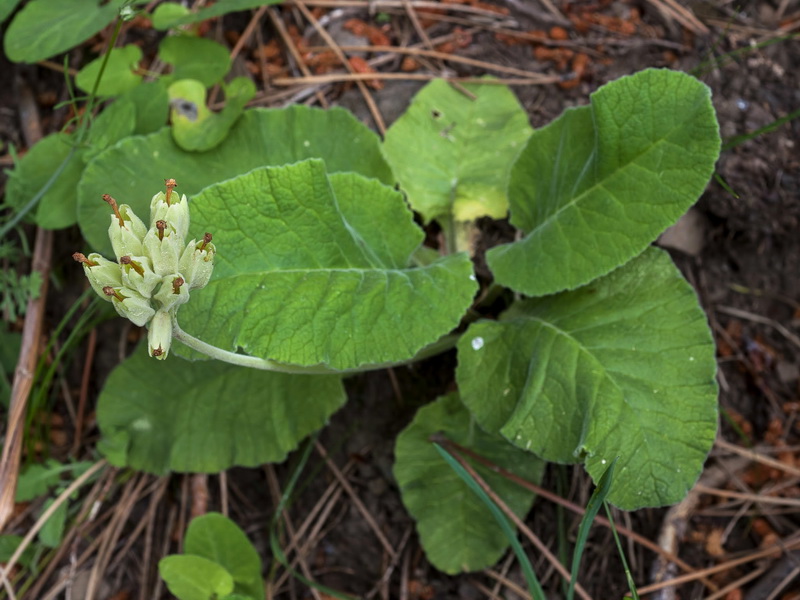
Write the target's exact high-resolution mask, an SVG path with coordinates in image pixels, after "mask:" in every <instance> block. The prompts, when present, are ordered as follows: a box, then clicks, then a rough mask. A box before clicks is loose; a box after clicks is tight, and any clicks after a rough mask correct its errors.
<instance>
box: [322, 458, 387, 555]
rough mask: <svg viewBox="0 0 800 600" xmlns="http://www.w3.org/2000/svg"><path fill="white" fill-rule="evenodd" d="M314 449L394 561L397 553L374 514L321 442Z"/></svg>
mask: <svg viewBox="0 0 800 600" xmlns="http://www.w3.org/2000/svg"><path fill="white" fill-rule="evenodd" d="M314 448H315V449H316V450H317V453H318V454H319V455H320V456H321V457H322V458H323V460H324V461H325V464H326V465H327V466H328V468H329V469H330V470H331V473H333V476H334V477H335V478H336V480H337V481H338V482H339V484H340V485H341V486H342V487H343V488H344V491H345V492H347V495H348V496H350V500H351V501H352V502H353V504H354V505H355V507H356V509H357V510H358V512H360V513H361V516H362V517H364V520H365V521H366V522H367V524H368V525H369V526H370V528H371V529H372V533H374V534H375V537H376V538H378V541H379V542H380V543H381V546H383V549H384V550H385V551H386V552H387V554H389V556H391V557H392V559H395V558H397V551H396V550H395V549H394V547H393V546H392V545H391V544H390V543H389V540H387V539H386V536H385V535H384V534H383V532H382V531H381V528H380V526H379V525H378V523H377V522H376V521H375V518H374V517H373V516H372V514H370V512H369V510H367V507H366V506H364V503H363V502H362V501H361V498H359V497H358V494H356V492H355V490H354V489H353V486H352V485H350V482H349V481H348V480H347V478H346V477H345V476H344V474H343V473H342V472H341V471H340V470H339V468H338V467H337V466H336V464H334V462H333V461H332V460H331V458H330V457H329V456H328V452H327V450H325V447H324V446H323V445H322V444H320V443H319V442H316V444H315V445H314Z"/></svg>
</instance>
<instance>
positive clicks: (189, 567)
mask: <svg viewBox="0 0 800 600" xmlns="http://www.w3.org/2000/svg"><path fill="white" fill-rule="evenodd" d="M158 573H159V574H160V575H161V578H162V579H163V580H164V581H166V582H167V588H168V589H169V591H170V592H172V593H173V594H174V595H175V596H176V597H177V598H178V600H212V599H214V598H222V597H224V596H227V595H228V594H230V593H231V592H232V591H233V577H231V574H230V573H228V571H226V570H225V568H224V567H222V566H220V565H218V564H217V563H215V562H213V561H210V560H208V559H207V558H203V557H202V556H192V555H187V554H173V555H171V556H165V557H164V558H162V559H161V560H160V561H159V562H158Z"/></svg>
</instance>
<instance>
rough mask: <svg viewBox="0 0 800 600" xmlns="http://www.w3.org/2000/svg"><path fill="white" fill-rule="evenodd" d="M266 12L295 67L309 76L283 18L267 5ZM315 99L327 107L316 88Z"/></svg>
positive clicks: (325, 99) (308, 71) (325, 100)
mask: <svg viewBox="0 0 800 600" xmlns="http://www.w3.org/2000/svg"><path fill="white" fill-rule="evenodd" d="M267 14H268V15H269V18H270V21H272V24H273V25H274V26H275V29H277V30H278V34H279V35H280V36H281V39H282V40H283V43H284V44H285V45H286V48H287V49H288V50H289V53H290V54H291V55H292V58H294V62H295V63H296V64H297V67H298V68H299V69H300V71H301V72H302V73H303V76H305V77H311V71H310V70H309V69H308V66H307V65H306V63H305V61H304V60H303V57H302V56H300V51H299V50H298V49H297V45H296V44H295V43H294V41H293V40H292V36H290V35H289V32H288V31H287V30H286V25H285V24H284V22H283V19H281V18H280V15H279V14H278V11H276V10H275V9H274V8H271V7H267ZM259 56H261V57H262V58H261V60H264V58H263V56H262V55H261V53H260V52H259ZM315 94H316V97H317V101H318V102H319V104H320V106H322V107H323V108H328V100H327V98H325V95H324V94H323V93H322V92H320V91H319V90H317V91H316V92H315Z"/></svg>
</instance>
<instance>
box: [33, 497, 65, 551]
mask: <svg viewBox="0 0 800 600" xmlns="http://www.w3.org/2000/svg"><path fill="white" fill-rule="evenodd" d="M53 502H55V498H48V499H47V500H46V501H45V503H44V504H43V505H42V510H41V513H40V514H42V513H44V512H45V511H46V510H47V509H48V508H50V506H51V505H52V504H53ZM66 521H67V503H66V502H62V503H61V504H60V505H59V506H58V508H56V510H55V511H54V512H53V514H52V515H50V518H48V519H47V521H45V524H44V525H43V526H42V528H41V529H40V530H39V541H40V542H41V543H42V544H43V545H45V546H47V547H48V548H58V547H59V546H60V545H61V539H62V538H63V537H64V524H65V523H66Z"/></svg>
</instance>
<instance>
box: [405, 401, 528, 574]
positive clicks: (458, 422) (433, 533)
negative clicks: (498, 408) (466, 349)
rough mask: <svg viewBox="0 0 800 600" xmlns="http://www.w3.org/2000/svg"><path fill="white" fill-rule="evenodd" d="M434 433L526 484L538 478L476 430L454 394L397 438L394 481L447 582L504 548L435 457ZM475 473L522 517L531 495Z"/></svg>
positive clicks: (517, 454) (485, 515) (503, 444)
mask: <svg viewBox="0 0 800 600" xmlns="http://www.w3.org/2000/svg"><path fill="white" fill-rule="evenodd" d="M438 432H443V433H444V434H445V435H446V436H447V438H448V439H450V440H452V441H454V442H456V443H458V444H461V445H462V446H466V447H467V448H469V449H471V450H473V451H475V452H476V453H477V454H479V455H481V456H483V457H484V458H487V459H489V460H490V461H492V462H493V463H494V464H496V465H498V466H500V467H503V468H504V469H507V470H509V471H511V472H513V473H515V474H516V475H518V476H520V477H522V478H524V479H527V480H528V481H532V482H534V483H538V482H539V480H540V478H541V474H542V466H543V465H542V462H541V461H540V460H539V459H537V458H536V457H535V456H533V455H532V454H529V453H526V452H525V451H523V450H520V449H518V448H515V447H514V446H512V445H511V444H509V443H508V442H507V441H506V440H504V439H503V438H502V437H500V436H499V435H497V434H489V433H486V432H484V431H482V430H481V429H479V428H478V427H476V426H475V423H474V421H473V420H472V418H471V417H470V414H469V412H468V411H467V410H466V409H465V408H464V405H463V404H461V402H460V401H459V399H458V396H457V395H456V394H451V395H449V396H445V397H443V398H440V399H438V400H437V401H436V402H434V403H433V404H429V405H428V406H425V407H423V408H421V409H420V410H419V411H418V412H417V415H416V417H415V418H414V421H413V422H412V423H411V424H410V425H409V426H408V427H406V428H405V429H404V430H403V432H402V433H401V434H400V435H399V436H398V437H397V444H396V446H395V465H394V475H395V478H396V479H397V483H398V485H399V486H400V492H401V494H402V497H403V504H405V505H406V508H407V509H408V512H410V513H411V515H412V516H413V517H414V519H415V520H416V522H417V531H418V532H419V537H420V541H421V542H422V547H423V548H425V554H426V555H427V557H428V560H430V561H431V563H433V565H435V566H436V568H437V569H439V570H440V571H444V572H445V573H449V574H451V575H452V574H455V573H458V572H460V571H476V570H479V569H484V568H486V567H489V566H491V565H493V564H494V563H495V562H497V560H498V559H499V558H500V557H501V556H502V554H503V553H504V552H505V551H506V549H507V548H508V546H509V541H508V539H507V538H506V537H505V535H504V534H503V532H502V530H501V529H500V526H499V525H498V524H497V522H496V521H495V520H494V518H493V517H492V513H491V512H490V511H489V509H488V507H487V506H486V505H485V504H484V503H483V502H482V501H481V500H480V499H479V498H478V497H477V496H476V495H475V494H474V493H473V492H472V491H471V490H470V489H469V488H468V487H467V485H466V484H465V483H464V481H463V480H462V479H461V478H460V477H459V476H458V474H457V473H455V472H454V471H453V470H452V469H451V468H450V467H449V466H448V465H447V463H445V462H444V461H443V460H442V458H441V456H439V454H438V453H437V452H436V449H435V448H434V447H433V444H432V443H431V441H430V436H431V435H433V434H434V433H438ZM476 468H477V470H478V472H479V473H480V475H481V477H482V478H483V479H485V480H486V482H487V483H488V484H489V485H490V486H491V487H492V490H494V492H495V493H497V494H498V495H499V496H500V497H501V498H502V499H503V500H504V501H505V502H506V504H508V506H509V507H510V508H511V509H512V510H513V511H514V512H515V513H516V514H517V515H519V516H521V517H523V516H524V515H525V513H527V512H528V510H529V509H530V507H531V504H532V502H533V493H531V492H529V491H527V490H525V489H523V488H521V487H520V486H518V485H517V484H515V483H512V482H510V481H509V480H508V479H506V478H505V477H502V476H500V475H499V474H497V473H496V472H494V471H490V470H489V469H486V468H485V467H482V466H479V465H476Z"/></svg>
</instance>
